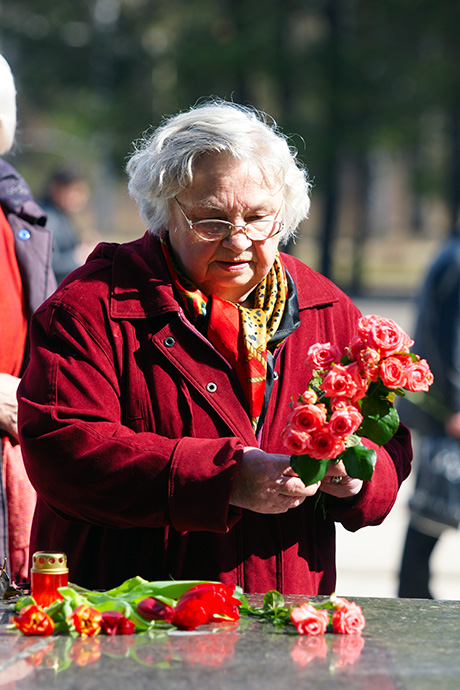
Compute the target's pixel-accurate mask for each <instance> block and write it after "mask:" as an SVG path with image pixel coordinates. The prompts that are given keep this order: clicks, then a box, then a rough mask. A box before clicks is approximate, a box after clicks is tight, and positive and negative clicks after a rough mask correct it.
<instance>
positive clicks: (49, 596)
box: [30, 551, 69, 607]
mask: <svg viewBox="0 0 460 690" xmlns="http://www.w3.org/2000/svg"><path fill="white" fill-rule="evenodd" d="M68 581H69V569H68V567H67V556H66V555H65V553H62V552H60V551H36V552H35V553H34V555H33V556H32V568H31V569H30V590H31V591H30V593H31V595H32V596H33V598H34V599H35V601H36V602H37V604H38V605H39V606H44V607H46V606H50V604H52V603H53V602H54V601H56V600H57V599H62V598H63V597H62V596H61V595H60V594H59V592H58V587H65V586H66V585H67V584H68Z"/></svg>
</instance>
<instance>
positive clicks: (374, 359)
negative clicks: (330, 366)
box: [356, 347, 380, 381]
mask: <svg viewBox="0 0 460 690" xmlns="http://www.w3.org/2000/svg"><path fill="white" fill-rule="evenodd" d="M356 361H357V362H358V365H359V370H360V372H361V373H362V374H363V375H364V376H365V377H366V378H367V379H369V380H370V381H377V379H378V376H379V362H380V354H379V353H378V352H377V350H373V349H372V348H371V347H366V348H364V349H362V350H361V351H360V352H359V353H358V355H357V357H356Z"/></svg>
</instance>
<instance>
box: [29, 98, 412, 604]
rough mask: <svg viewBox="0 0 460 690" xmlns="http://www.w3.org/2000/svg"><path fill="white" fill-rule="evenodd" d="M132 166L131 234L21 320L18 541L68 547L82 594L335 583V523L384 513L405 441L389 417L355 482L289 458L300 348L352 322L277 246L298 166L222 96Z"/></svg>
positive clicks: (346, 336)
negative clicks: (131, 580)
mask: <svg viewBox="0 0 460 690" xmlns="http://www.w3.org/2000/svg"><path fill="white" fill-rule="evenodd" d="M128 173H129V176H130V182H129V189H130V192H131V195H132V196H133V197H134V198H135V200H136V201H137V203H138V205H139V207H140V212H141V215H142V217H143V219H144V221H145V223H146V225H147V228H148V230H147V232H146V234H145V235H144V237H142V238H141V239H139V240H136V241H134V242H129V243H127V244H121V245H116V244H102V245H100V246H99V247H98V248H97V249H96V250H95V251H94V253H93V254H92V255H91V256H90V258H89V259H88V261H87V263H86V265H85V266H83V267H81V268H79V269H77V270H76V271H75V272H74V273H73V274H71V275H70V276H69V277H68V278H67V279H66V280H65V281H64V282H63V283H62V285H61V286H60V287H59V288H58V290H57V292H56V293H55V294H54V296H53V297H52V298H51V299H50V300H48V302H47V303H45V305H44V306H43V307H42V308H41V309H40V310H39V311H38V313H37V314H36V316H35V318H34V326H33V336H32V357H31V362H30V366H29V368H28V371H27V373H26V376H25V377H24V379H23V381H22V383H21V387H20V393H19V395H20V427H21V439H22V444H23V452H24V456H25V462H26V466H27V469H28V472H29V475H30V478H31V480H32V483H33V484H34V486H35V488H36V490H37V492H38V496H39V500H38V506H37V510H36V514H35V519H34V527H33V537H32V545H33V549H55V550H63V551H65V552H67V554H68V559H69V563H70V575H71V579H72V580H73V581H75V582H77V583H78V584H81V585H84V586H88V587H98V588H107V587H111V586H113V585H117V584H120V582H121V581H123V580H124V579H125V578H128V577H130V576H133V575H141V576H142V577H144V578H146V579H150V580H154V579H167V578H169V577H172V578H175V579H212V580H221V581H223V582H225V583H238V584H239V585H241V586H242V587H243V588H244V590H245V591H247V592H261V591H265V590H269V589H272V588H276V589H278V590H280V591H282V592H285V593H300V592H302V593H307V594H316V593H318V592H319V593H330V592H331V591H333V589H334V586H335V577H336V573H335V532H334V521H340V522H342V524H343V525H344V526H345V527H346V528H347V529H350V530H356V529H358V528H360V527H363V526H365V525H370V524H377V523H379V522H381V521H382V520H383V518H384V517H385V516H386V515H387V513H388V512H389V510H390V508H391V506H392V504H393V503H394V501H395V498H396V495H397V492H398V488H399V485H400V483H401V482H402V480H403V479H404V478H405V477H406V476H407V474H408V473H409V467H410V453H411V451H410V440H409V436H408V432H407V431H406V430H405V428H401V429H400V430H399V432H398V433H397V434H396V436H395V437H394V438H393V439H392V441H391V442H390V443H388V444H387V446H386V447H385V448H382V449H378V451H377V453H378V460H377V465H376V469H375V472H374V475H373V478H372V481H367V482H364V483H363V482H362V481H360V480H358V479H352V478H350V477H348V476H346V473H345V469H344V467H343V464H339V465H338V466H336V467H335V468H334V470H333V471H330V472H328V475H327V476H326V477H325V478H324V480H323V481H322V482H321V485H319V484H315V485H313V486H308V487H306V486H305V485H304V484H303V482H302V481H301V480H300V479H299V477H298V476H297V475H296V474H295V473H294V472H293V471H292V470H291V469H290V466H289V457H288V455H286V454H285V453H286V451H285V448H284V447H283V443H282V439H281V432H282V429H283V427H284V425H285V422H286V418H287V414H288V412H289V402H290V400H291V398H292V397H293V396H296V395H297V394H298V393H299V392H300V391H302V390H303V389H304V388H305V387H306V384H307V380H306V370H305V368H304V366H303V362H304V360H305V358H306V355H307V351H308V349H309V347H310V346H311V345H312V344H313V343H315V342H317V341H321V342H325V341H331V342H334V343H336V344H337V345H339V346H342V347H343V346H345V345H346V344H348V342H349V341H350V339H351V337H352V335H353V334H354V332H355V328H356V324H357V320H358V318H359V312H358V310H357V308H356V307H355V306H354V305H353V303H352V302H351V301H350V300H349V299H348V298H347V297H346V296H345V295H344V294H343V293H342V292H341V291H340V290H339V289H338V288H337V287H335V286H334V285H333V284H332V283H331V282H329V281H328V280H326V279H325V278H324V277H322V276H321V275H319V274H317V273H315V272H314V271H313V270H311V269H310V268H308V267H307V266H305V265H304V264H302V263H301V262H299V261H298V260H296V259H294V258H292V257H290V256H288V255H283V254H281V253H279V251H278V247H279V244H280V242H285V241H286V240H287V239H288V238H289V237H290V236H291V235H292V234H293V233H294V232H295V230H296V228H297V226H298V224H299V223H300V221H301V220H303V219H304V218H305V217H306V215H307V213H308V207H309V182H308V180H307V177H306V173H305V171H304V170H303V169H302V167H301V166H300V164H299V163H298V162H297V161H296V158H295V155H294V154H293V152H292V150H290V148H289V146H288V144H287V142H286V140H285V138H284V137H283V136H282V135H281V134H280V133H279V132H278V131H277V130H276V128H275V127H274V126H273V125H271V124H268V123H267V122H265V121H264V120H263V119H262V118H261V116H260V115H258V114H257V113H255V112H253V111H251V110H249V109H245V108H242V107H239V106H237V105H234V104H228V103H224V102H213V103H210V104H205V105H202V106H200V107H197V108H194V109H192V110H190V111H189V112H186V113H182V114H179V115H177V116H174V117H171V118H170V119H168V120H166V121H165V122H164V123H163V124H162V125H161V126H160V127H159V128H158V129H157V130H156V131H155V132H154V133H153V134H152V135H151V137H150V138H148V139H147V140H146V141H144V142H143V144H142V146H140V147H139V149H138V150H137V151H136V152H135V153H134V155H133V156H132V158H131V160H130V161H129V164H128ZM365 443H367V441H365ZM369 445H371V444H370V442H369ZM332 475H334V476H335V477H341V478H342V481H340V482H337V479H336V480H335V481H334V482H331V477H332ZM319 488H320V489H321V490H322V491H323V492H325V494H327V499H328V500H327V513H326V516H325V517H324V516H323V512H322V511H321V510H316V509H315V504H316V498H317V497H316V493H317V491H318V489H319Z"/></svg>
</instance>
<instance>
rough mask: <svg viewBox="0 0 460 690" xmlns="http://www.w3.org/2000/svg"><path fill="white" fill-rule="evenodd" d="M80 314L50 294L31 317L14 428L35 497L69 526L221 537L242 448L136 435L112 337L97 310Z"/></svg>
mask: <svg viewBox="0 0 460 690" xmlns="http://www.w3.org/2000/svg"><path fill="white" fill-rule="evenodd" d="M60 294H61V293H60ZM83 311H84V309H83V307H82V310H81V311H80V312H79V311H78V310H77V309H76V307H75V305H72V307H69V306H68V305H67V307H64V306H63V305H62V304H60V303H59V299H58V298H57V297H56V298H52V300H50V301H48V303H45V305H44V306H43V307H42V308H41V309H40V310H39V311H38V312H37V313H36V315H35V317H34V319H33V325H32V347H31V359H30V364H29V367H28V369H27V371H26V373H25V375H24V377H23V379H22V382H21V384H20V389H19V392H18V400H19V426H20V437H21V444H22V448H23V453H24V462H25V466H26V470H27V472H28V474H29V477H30V480H31V482H32V484H33V485H34V487H35V489H36V491H37V493H38V495H39V497H40V499H41V500H43V501H44V502H45V503H46V504H47V505H48V506H49V507H50V508H51V509H52V510H54V511H55V512H56V513H57V514H58V515H60V516H62V517H64V518H66V519H68V520H76V521H84V522H89V523H93V524H96V525H101V526H106V527H116V528H129V527H158V526H165V525H172V526H173V527H175V528H176V529H178V530H210V531H213V532H225V531H227V530H228V529H229V528H230V526H231V525H232V524H233V522H235V521H236V520H237V519H238V511H236V510H235V509H234V508H233V507H229V499H230V494H231V490H232V487H233V480H234V477H235V474H236V471H237V468H238V465H239V462H240V459H241V454H242V444H241V443H240V442H239V441H238V439H236V438H232V437H228V438H211V439H209V438H207V439H198V438H187V437H179V438H168V437H166V436H162V435H159V434H157V433H153V432H140V433H139V432H137V431H135V430H134V429H133V428H132V425H131V426H130V425H128V423H127V422H126V421H125V420H123V414H124V413H123V403H122V400H123V396H124V395H126V391H123V382H122V379H121V377H120V376H119V371H117V363H116V362H115V358H114V352H115V350H116V348H117V345H116V343H114V342H113V341H114V339H115V335H114V333H113V331H112V330H111V328H110V326H109V325H108V320H107V318H106V323H105V324H104V313H103V311H102V310H101V311H100V312H99V313H97V314H96V315H95V316H93V317H90V318H88V319H86V318H85V317H83V316H82V312H83ZM87 311H88V310H87V309H86V312H87ZM105 316H106V315H105ZM99 322H102V326H101V325H99ZM198 457H199V460H200V461H199V463H197V462H196V459H197V458H198Z"/></svg>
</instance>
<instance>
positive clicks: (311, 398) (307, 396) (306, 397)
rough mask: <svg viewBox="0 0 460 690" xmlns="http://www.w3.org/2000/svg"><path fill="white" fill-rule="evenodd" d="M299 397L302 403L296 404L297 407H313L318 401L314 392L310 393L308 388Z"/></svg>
mask: <svg viewBox="0 0 460 690" xmlns="http://www.w3.org/2000/svg"><path fill="white" fill-rule="evenodd" d="M300 397H301V398H302V402H301V403H297V404H299V405H301V404H304V405H314V404H315V403H316V402H317V400H318V396H317V395H316V393H315V391H311V390H309V389H308V388H307V390H306V391H305V392H304V393H302V395H301V396H300Z"/></svg>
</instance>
